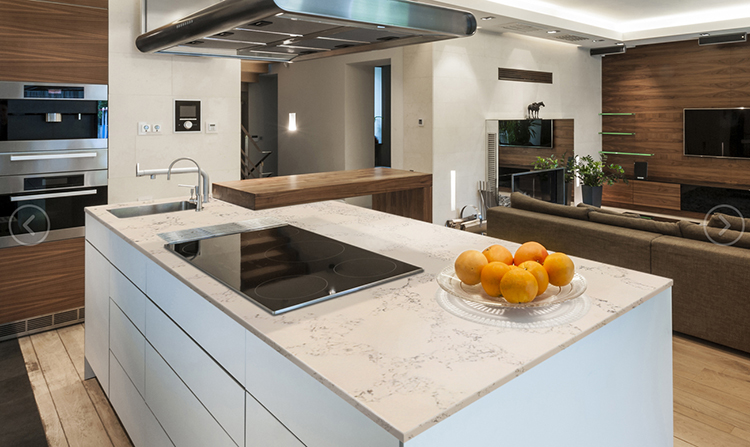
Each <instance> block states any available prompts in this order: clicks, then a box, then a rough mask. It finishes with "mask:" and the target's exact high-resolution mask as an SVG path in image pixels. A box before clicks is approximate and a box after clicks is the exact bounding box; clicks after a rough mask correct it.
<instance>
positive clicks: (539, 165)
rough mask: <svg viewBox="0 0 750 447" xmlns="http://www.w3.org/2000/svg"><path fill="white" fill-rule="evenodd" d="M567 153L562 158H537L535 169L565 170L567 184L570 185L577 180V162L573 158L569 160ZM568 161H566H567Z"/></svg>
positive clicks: (553, 156)
mask: <svg viewBox="0 0 750 447" xmlns="http://www.w3.org/2000/svg"><path fill="white" fill-rule="evenodd" d="M566 154H567V152H566V153H564V154H563V155H562V157H561V158H557V157H555V154H552V155H551V156H549V157H547V158H545V157H536V161H535V162H534V169H557V168H565V183H570V182H572V181H573V179H575V160H574V159H573V157H570V158H567V157H566ZM566 159H567V161H564V160H566Z"/></svg>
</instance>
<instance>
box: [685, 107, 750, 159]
mask: <svg viewBox="0 0 750 447" xmlns="http://www.w3.org/2000/svg"><path fill="white" fill-rule="evenodd" d="M684 112H685V113H684V126H683V129H684V153H685V155H693V156H699V157H726V158H750V109H744V108H737V109H685V111H684Z"/></svg>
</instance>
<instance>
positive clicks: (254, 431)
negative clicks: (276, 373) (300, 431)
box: [246, 394, 305, 447]
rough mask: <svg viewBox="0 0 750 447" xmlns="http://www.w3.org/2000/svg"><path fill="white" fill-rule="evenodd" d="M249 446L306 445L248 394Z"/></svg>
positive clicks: (292, 446) (293, 446) (281, 446)
mask: <svg viewBox="0 0 750 447" xmlns="http://www.w3.org/2000/svg"><path fill="white" fill-rule="evenodd" d="M246 408H247V411H246V414H247V447H255V446H258V447H260V446H273V447H305V445H304V444H302V442H300V440H299V439H297V438H296V437H295V436H294V435H293V434H292V433H291V432H290V431H289V430H287V429H286V427H284V425H282V424H281V422H279V421H278V420H277V419H276V418H275V417H273V415H272V414H271V413H269V412H268V411H266V409H265V408H263V406H262V405H261V404H260V403H258V401H257V400H255V399H254V398H253V396H251V395H250V394H248V395H247V407H246Z"/></svg>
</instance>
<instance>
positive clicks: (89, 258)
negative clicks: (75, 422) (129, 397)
mask: <svg viewBox="0 0 750 447" xmlns="http://www.w3.org/2000/svg"><path fill="white" fill-rule="evenodd" d="M84 250H85V257H86V259H85V264H86V278H85V280H84V281H85V287H86V290H85V297H86V299H85V306H86V317H87V318H86V330H85V331H84V336H83V337H84V343H85V349H86V361H87V363H88V365H89V366H90V367H91V370H92V371H93V373H94V375H95V376H96V377H97V378H98V379H99V383H101V385H102V389H103V390H104V392H105V393H106V394H107V395H109V385H108V383H107V381H108V377H109V366H108V363H109V269H110V268H111V267H110V265H109V262H107V259H106V258H104V256H102V254H101V253H99V252H98V251H97V249H96V248H94V247H93V246H92V245H91V244H90V243H88V242H87V243H86V246H85V248H84ZM86 378H87V379H90V378H91V377H90V372H89V371H88V370H87V375H86Z"/></svg>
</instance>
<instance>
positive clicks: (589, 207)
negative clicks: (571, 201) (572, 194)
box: [576, 202, 641, 217]
mask: <svg viewBox="0 0 750 447" xmlns="http://www.w3.org/2000/svg"><path fill="white" fill-rule="evenodd" d="M576 206H577V207H579V208H586V209H587V210H589V212H591V211H596V212H597V213H605V214H612V215H615V216H629V217H641V215H640V214H638V213H633V212H631V211H624V212H622V213H621V212H619V211H613V210H609V209H606V208H599V207H596V206H593V205H588V204H586V203H583V202H581V203H579V204H578V205H576Z"/></svg>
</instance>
